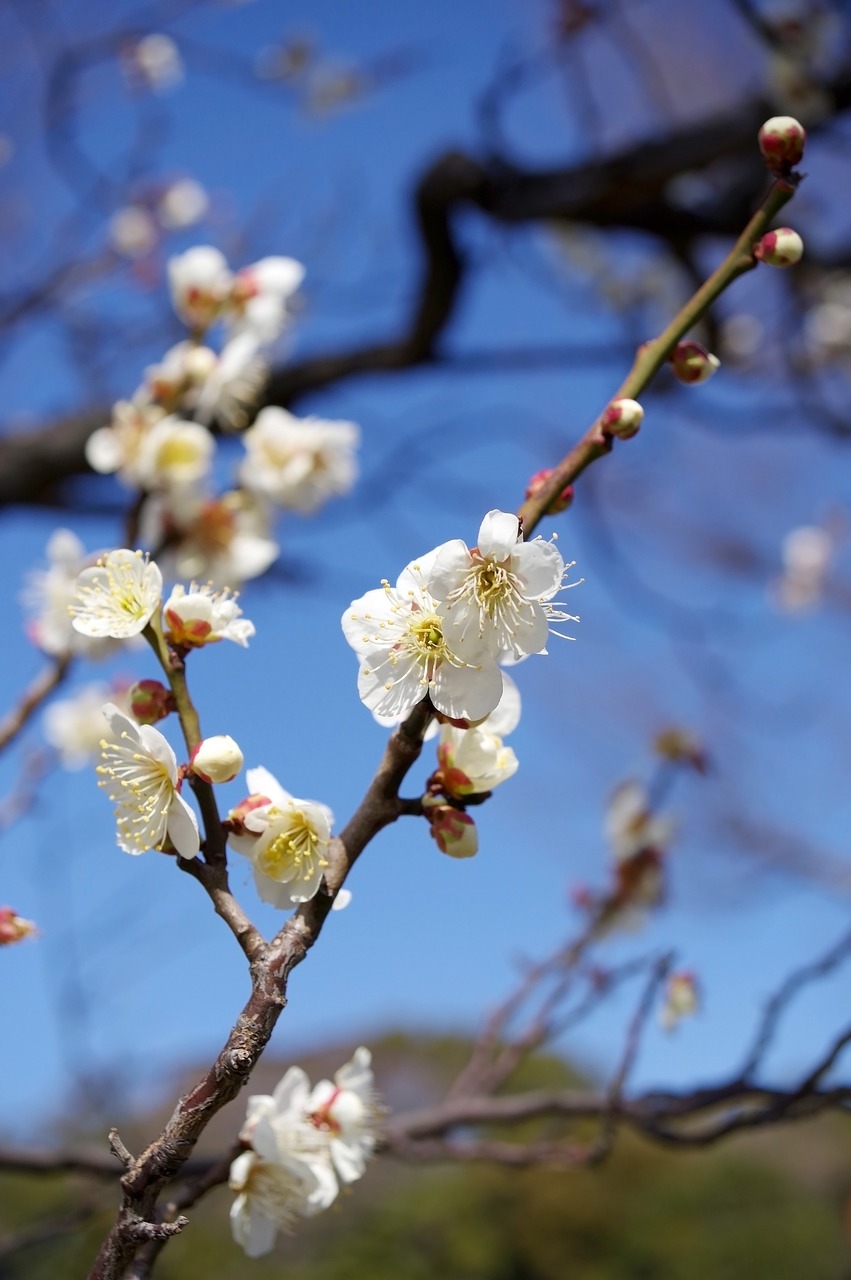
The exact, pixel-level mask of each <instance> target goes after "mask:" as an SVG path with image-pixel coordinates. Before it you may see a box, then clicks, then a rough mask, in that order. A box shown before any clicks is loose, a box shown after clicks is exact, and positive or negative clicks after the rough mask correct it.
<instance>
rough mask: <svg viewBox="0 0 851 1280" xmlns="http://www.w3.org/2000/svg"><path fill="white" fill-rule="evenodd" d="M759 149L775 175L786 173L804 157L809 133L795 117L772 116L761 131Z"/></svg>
mask: <svg viewBox="0 0 851 1280" xmlns="http://www.w3.org/2000/svg"><path fill="white" fill-rule="evenodd" d="M758 137H759V149H760V151H761V152H762V155H763V158H764V160H765V162H766V164H767V165H768V167H769V169H771V171H772V172H773V173H785V172H787V171H788V170H789V169H791V168H793V167H794V166H795V165H796V164H800V162H801V160H802V159H803V157H804V147H805V145H806V141H807V132H806V130H805V128H804V126H803V125H802V124H801V122H800V121H799V120H796V119H795V117H794V116H772V117H771V119H770V120H766V122H765V124H764V125H763V126H762V128H761V129H760V131H759V135H758Z"/></svg>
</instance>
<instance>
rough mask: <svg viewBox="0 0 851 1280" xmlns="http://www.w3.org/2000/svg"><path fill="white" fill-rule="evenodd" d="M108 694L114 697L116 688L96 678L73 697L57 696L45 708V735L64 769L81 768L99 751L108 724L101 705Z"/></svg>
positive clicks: (43, 721)
mask: <svg viewBox="0 0 851 1280" xmlns="http://www.w3.org/2000/svg"><path fill="white" fill-rule="evenodd" d="M110 698H112V699H113V700H115V690H114V689H110V687H109V686H108V685H106V684H102V683H100V682H98V683H96V684H87V685H84V686H83V688H82V689H80V690H79V691H78V692H77V693H75V694H74V695H73V697H70V698H60V699H59V700H58V701H56V702H51V703H50V704H49V706H47V707H46V708H45V712H44V715H43V717H42V728H43V730H44V736H45V738H46V739H47V741H48V742H49V743H50V745H51V747H54V748H55V750H56V751H58V752H59V759H60V762H61V764H62V767H63V768H64V769H82V768H84V767H85V766H86V765H87V764H90V763H91V761H92V760H93V759H94V758H95V756H96V755H97V754H98V752H99V751H100V744H101V742H102V741H103V737H104V735H105V734H106V732H107V730H108V727H109V726H108V724H107V721H106V717H105V715H104V713H103V707H104V703H105V702H107V701H109V699H110Z"/></svg>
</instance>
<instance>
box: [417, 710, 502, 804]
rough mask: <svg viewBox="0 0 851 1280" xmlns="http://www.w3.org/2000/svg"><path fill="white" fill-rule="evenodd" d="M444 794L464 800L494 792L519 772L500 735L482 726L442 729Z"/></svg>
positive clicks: (440, 751) (441, 752)
mask: <svg viewBox="0 0 851 1280" xmlns="http://www.w3.org/2000/svg"><path fill="white" fill-rule="evenodd" d="M437 758H438V760H439V761H440V780H441V787H442V790H443V791H444V792H445V793H447V794H449V795H452V796H455V797H457V798H461V797H463V796H469V795H479V794H481V793H482V792H483V791H493V789H494V787H498V786H499V785H500V783H502V782H506V781H507V780H508V779H509V778H511V777H513V776H514V774H515V773H516V772H517V768H518V761H517V757H516V755H515V754H514V752H513V751H512V750H511V747H506V746H505V745H504V743H503V741H502V738H501V737H500V736H499V734H496V733H489V732H488V731H487V730H486V729H484V728H483V727H482V726H479V727H478V728H471V729H456V728H454V727H453V726H452V725H449V724H445V725H443V727H442V729H441V731H440V746H439V747H438V749H437Z"/></svg>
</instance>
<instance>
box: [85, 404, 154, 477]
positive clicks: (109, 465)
mask: <svg viewBox="0 0 851 1280" xmlns="http://www.w3.org/2000/svg"><path fill="white" fill-rule="evenodd" d="M163 416H164V414H163V410H162V408H161V407H160V405H157V404H151V403H150V402H148V401H146V400H145V399H143V398H142V397H139V398H134V399H133V400H118V401H117V402H116V403H115V404H114V405H113V408H112V421H111V422H110V423H109V425H108V426H106V427H98V429H97V431H93V432H92V434H91V435H90V436H89V438H88V440H87V441H86V461H87V462H88V464H89V466H90V467H91V468H92V470H93V471H97V472H99V473H100V474H101V475H112V474H113V473H114V472H116V471H117V472H118V473H119V475H120V476H121V479H122V480H124V481H125V482H126V483H127V484H131V485H136V484H138V483H139V480H138V472H137V461H138V457H139V452H140V450H141V448H142V442H143V441H144V439H145V437H146V436H147V434H148V432H149V431H150V430H152V428H153V427H154V426H155V425H156V424H157V423H158V422H159V421H160V420H161V419H162V418H163Z"/></svg>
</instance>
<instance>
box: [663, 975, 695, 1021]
mask: <svg viewBox="0 0 851 1280" xmlns="http://www.w3.org/2000/svg"><path fill="white" fill-rule="evenodd" d="M699 1008H700V998H699V993H698V987H697V981H696V979H695V976H694V974H693V973H688V972H687V971H685V970H682V971H681V972H678V973H672V974H671V975H670V977H669V978H668V981H667V984H666V986H665V998H664V1001H663V1004H662V1007H661V1009H660V1010H659V1025H660V1026H661V1027H662V1029H663V1031H673V1030H674V1029H675V1028H676V1027H677V1026H679V1024H680V1023H681V1022H682V1020H683V1018H690V1017H692V1016H693V1014H695V1013H697V1011H698V1009H699Z"/></svg>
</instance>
